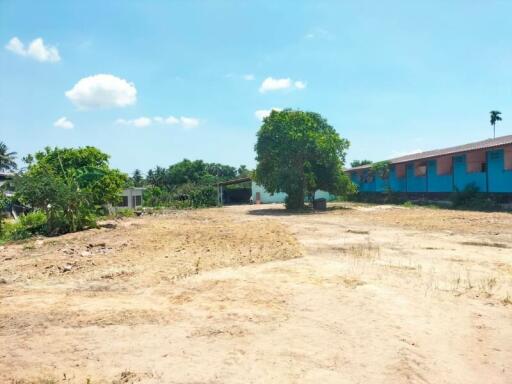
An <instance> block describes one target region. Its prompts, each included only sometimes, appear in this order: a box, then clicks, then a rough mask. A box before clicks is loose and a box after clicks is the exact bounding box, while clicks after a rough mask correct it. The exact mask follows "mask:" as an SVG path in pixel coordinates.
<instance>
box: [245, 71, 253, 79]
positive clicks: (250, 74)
mask: <svg viewBox="0 0 512 384" xmlns="http://www.w3.org/2000/svg"><path fill="white" fill-rule="evenodd" d="M244 80H248V81H251V80H254V75H253V74H252V73H248V74H247V75H244Z"/></svg>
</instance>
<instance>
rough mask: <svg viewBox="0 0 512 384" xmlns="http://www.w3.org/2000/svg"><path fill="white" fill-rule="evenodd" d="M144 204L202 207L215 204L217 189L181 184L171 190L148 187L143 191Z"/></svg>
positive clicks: (151, 205) (182, 207)
mask: <svg viewBox="0 0 512 384" xmlns="http://www.w3.org/2000/svg"><path fill="white" fill-rule="evenodd" d="M144 205H145V206H149V207H172V208H176V209H186V208H204V207H212V206H215V205H217V191H216V189H215V188H214V187H212V186H207V185H198V184H194V183H187V184H183V185H181V186H179V187H177V188H175V189H174V190H173V191H168V190H166V189H162V188H159V187H150V188H147V189H146V190H145V191H144Z"/></svg>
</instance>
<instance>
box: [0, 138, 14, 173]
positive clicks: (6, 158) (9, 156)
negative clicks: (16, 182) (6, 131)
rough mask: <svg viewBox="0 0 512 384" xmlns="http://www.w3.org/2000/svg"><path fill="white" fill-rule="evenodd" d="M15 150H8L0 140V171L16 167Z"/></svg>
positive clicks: (11, 169) (12, 169)
mask: <svg viewBox="0 0 512 384" xmlns="http://www.w3.org/2000/svg"><path fill="white" fill-rule="evenodd" d="M15 160H16V152H10V151H9V148H8V147H7V145H6V144H5V143H4V142H3V141H0V172H1V171H7V172H8V171H14V170H15V169H16V161H15Z"/></svg>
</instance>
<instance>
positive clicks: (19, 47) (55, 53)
mask: <svg viewBox="0 0 512 384" xmlns="http://www.w3.org/2000/svg"><path fill="white" fill-rule="evenodd" d="M5 49H7V50H8V51H11V52H13V53H15V54H17V55H20V56H26V57H30V58H32V59H34V60H37V61H41V62H45V61H49V62H51V63H55V62H57V61H60V55H59V50H58V49H57V48H56V47H53V46H50V45H45V44H44V41H43V39H42V38H40V37H38V38H37V39H35V40H32V42H31V43H30V44H29V46H28V48H25V44H23V42H22V41H21V40H20V39H18V38H17V37H13V38H12V39H11V40H9V42H8V43H7V45H6V46H5Z"/></svg>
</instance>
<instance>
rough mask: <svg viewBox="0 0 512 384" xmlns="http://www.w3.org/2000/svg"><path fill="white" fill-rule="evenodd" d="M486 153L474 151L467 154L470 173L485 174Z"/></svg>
mask: <svg viewBox="0 0 512 384" xmlns="http://www.w3.org/2000/svg"><path fill="white" fill-rule="evenodd" d="M485 157H486V154H485V151H473V152H468V153H467V154H466V169H467V172H468V173H475V172H485V169H487V168H486V167H487V164H486V163H487V161H486V158H485Z"/></svg>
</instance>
